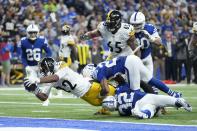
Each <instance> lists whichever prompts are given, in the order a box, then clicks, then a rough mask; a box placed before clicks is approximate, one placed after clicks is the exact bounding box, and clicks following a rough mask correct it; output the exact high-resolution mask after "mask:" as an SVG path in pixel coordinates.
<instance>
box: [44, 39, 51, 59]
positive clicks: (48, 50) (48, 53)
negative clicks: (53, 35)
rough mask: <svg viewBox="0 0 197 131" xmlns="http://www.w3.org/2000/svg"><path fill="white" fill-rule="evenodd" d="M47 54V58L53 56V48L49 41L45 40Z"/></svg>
mask: <svg viewBox="0 0 197 131" xmlns="http://www.w3.org/2000/svg"><path fill="white" fill-rule="evenodd" d="M43 48H44V50H45V52H46V57H51V56H52V51H51V48H50V47H49V45H48V41H47V39H44V46H43Z"/></svg>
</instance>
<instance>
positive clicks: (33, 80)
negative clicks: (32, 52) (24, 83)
mask: <svg viewBox="0 0 197 131" xmlns="http://www.w3.org/2000/svg"><path fill="white" fill-rule="evenodd" d="M25 79H28V80H29V82H30V83H34V84H38V83H40V78H38V77H27V78H25Z"/></svg>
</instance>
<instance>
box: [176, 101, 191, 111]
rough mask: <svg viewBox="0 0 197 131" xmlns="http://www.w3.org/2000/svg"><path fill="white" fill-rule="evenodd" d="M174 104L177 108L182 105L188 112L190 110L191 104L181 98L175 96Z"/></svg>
mask: <svg viewBox="0 0 197 131" xmlns="http://www.w3.org/2000/svg"><path fill="white" fill-rule="evenodd" d="M175 105H176V107H177V108H180V107H183V108H184V109H185V110H186V111H188V112H191V111H192V107H191V105H190V104H189V103H187V102H186V100H185V99H183V98H177V100H176V102H175Z"/></svg>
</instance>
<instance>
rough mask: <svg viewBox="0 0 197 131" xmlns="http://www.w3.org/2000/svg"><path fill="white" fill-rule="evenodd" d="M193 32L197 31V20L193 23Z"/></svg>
mask: <svg viewBox="0 0 197 131" xmlns="http://www.w3.org/2000/svg"><path fill="white" fill-rule="evenodd" d="M192 32H193V33H197V22H194V23H193V27H192Z"/></svg>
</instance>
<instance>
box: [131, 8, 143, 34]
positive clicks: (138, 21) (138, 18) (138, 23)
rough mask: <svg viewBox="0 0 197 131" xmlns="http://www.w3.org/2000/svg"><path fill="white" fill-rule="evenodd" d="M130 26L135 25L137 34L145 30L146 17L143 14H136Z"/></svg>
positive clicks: (132, 16)
mask: <svg viewBox="0 0 197 131" xmlns="http://www.w3.org/2000/svg"><path fill="white" fill-rule="evenodd" d="M130 24H131V25H133V27H134V29H135V32H140V31H141V30H143V28H144V25H145V16H144V14H143V13H142V12H134V13H133V14H132V15H131V17H130Z"/></svg>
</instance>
